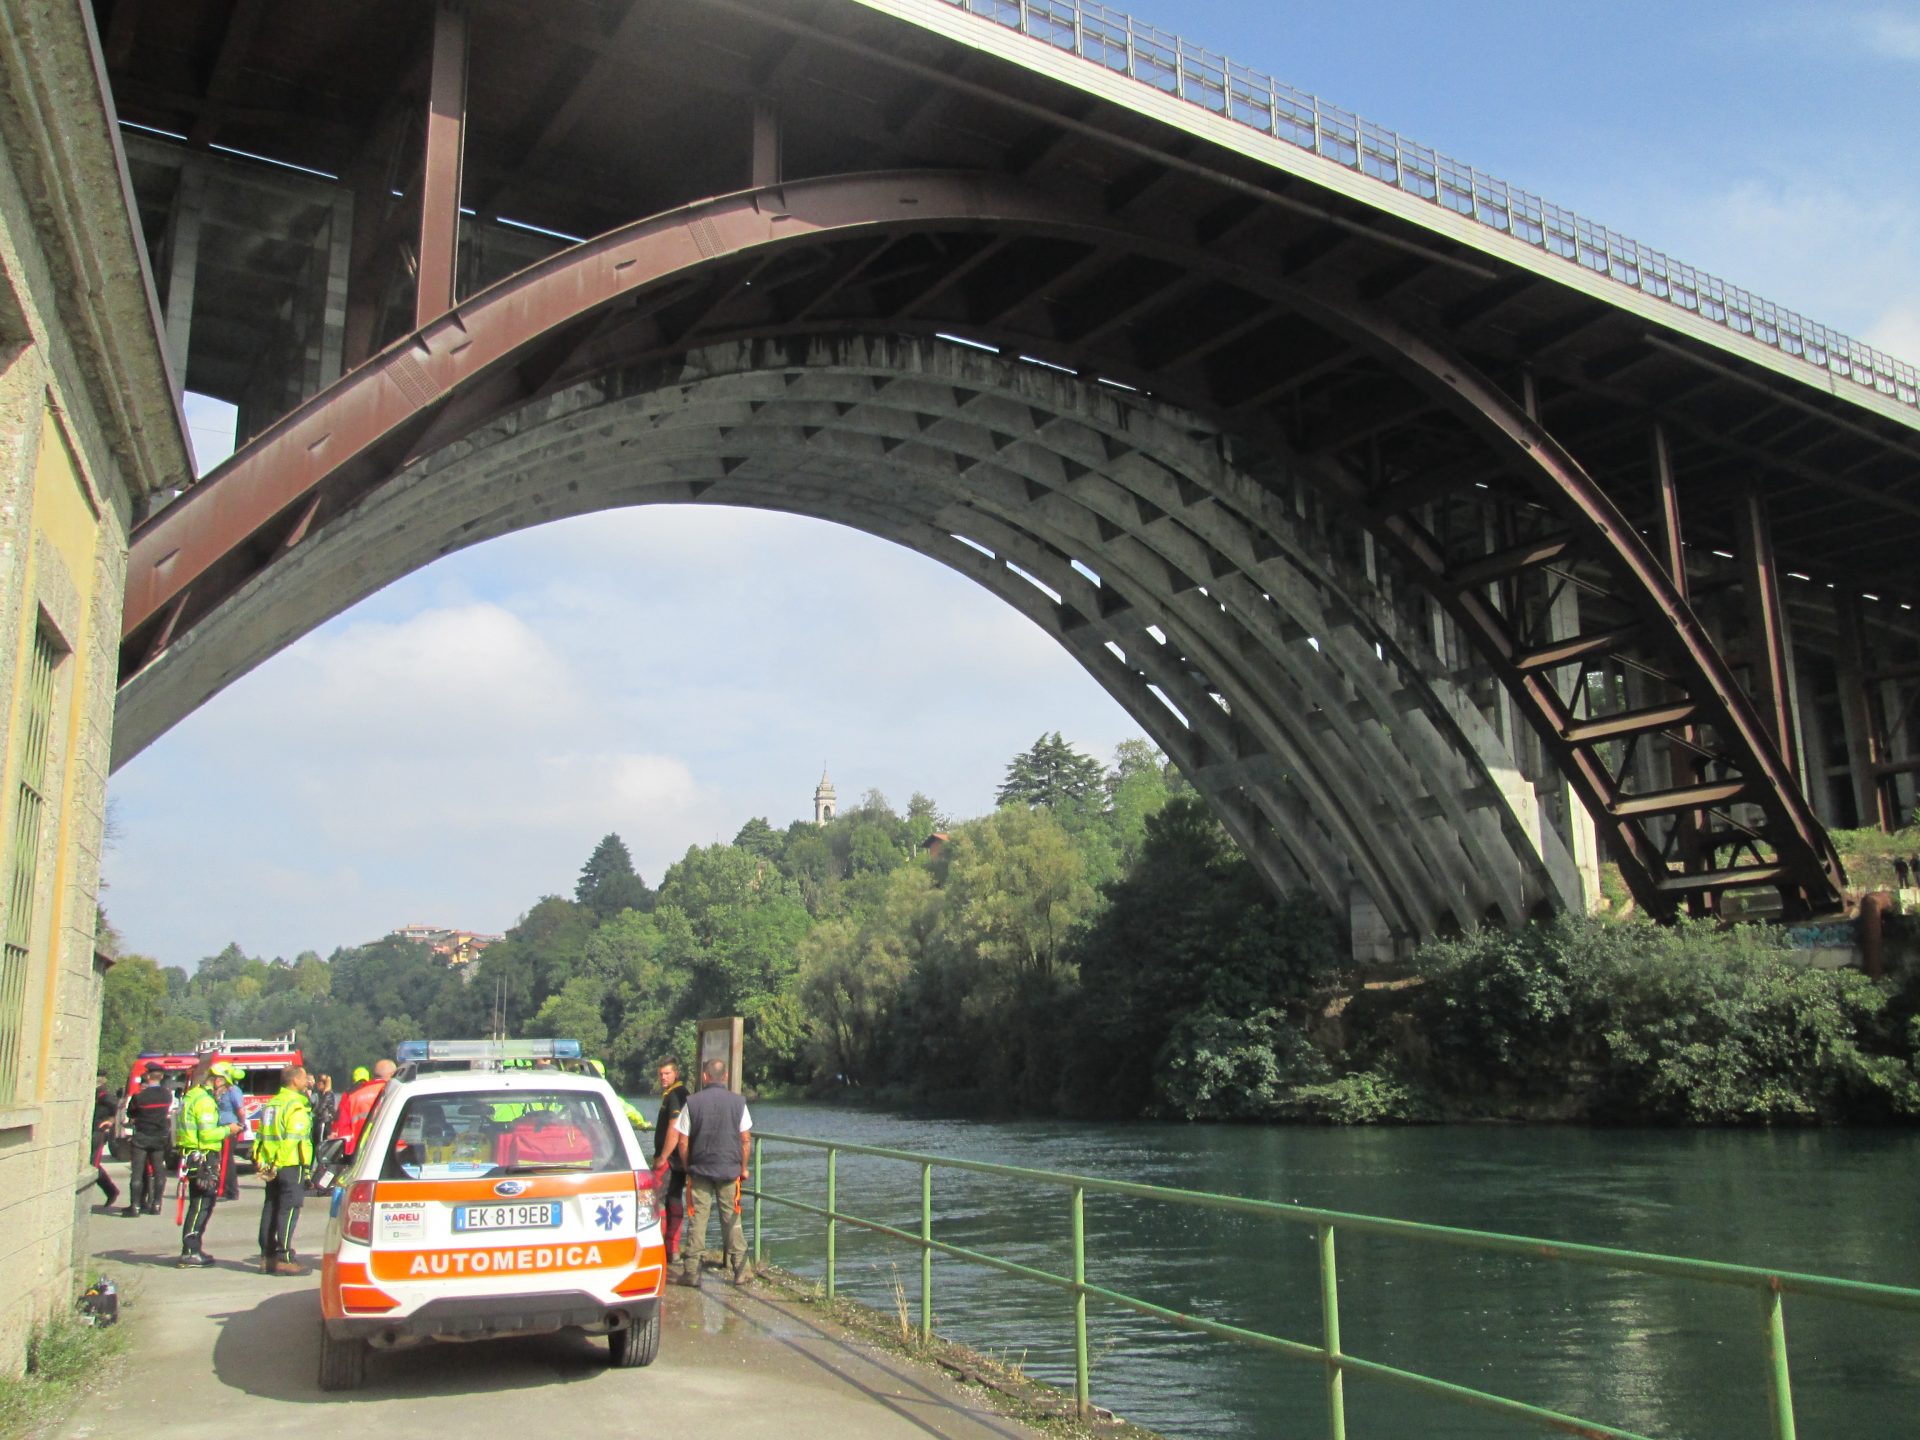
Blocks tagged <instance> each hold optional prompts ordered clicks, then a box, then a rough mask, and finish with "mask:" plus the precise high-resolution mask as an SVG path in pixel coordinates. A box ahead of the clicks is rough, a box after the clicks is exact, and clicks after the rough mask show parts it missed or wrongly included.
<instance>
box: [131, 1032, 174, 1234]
mask: <svg viewBox="0 0 1920 1440" xmlns="http://www.w3.org/2000/svg"><path fill="white" fill-rule="evenodd" d="M166 1073H167V1072H166V1071H165V1070H164V1069H163V1068H162V1067H160V1066H158V1065H149V1066H147V1068H146V1072H145V1074H144V1075H143V1076H142V1077H141V1078H142V1079H144V1080H145V1081H146V1084H145V1085H143V1086H142V1087H141V1088H140V1089H139V1090H138V1091H137V1092H136V1093H135V1094H134V1097H133V1099H131V1100H129V1101H128V1102H127V1122H128V1123H129V1124H130V1125H131V1126H132V1127H133V1138H132V1142H131V1143H132V1146H133V1187H132V1190H131V1193H129V1194H128V1196H127V1209H126V1213H127V1214H129V1215H138V1214H139V1213H140V1212H141V1211H143V1210H144V1211H145V1212H146V1213H147V1214H149V1215H158V1214H159V1213H160V1197H161V1196H162V1195H163V1194H164V1193H165V1192H166V1188H167V1151H168V1150H169V1149H170V1148H172V1145H173V1120H172V1114H173V1091H172V1090H170V1089H168V1088H167V1086H166V1085H165V1084H163V1083H162V1082H163V1081H164V1080H165V1078H166Z"/></svg>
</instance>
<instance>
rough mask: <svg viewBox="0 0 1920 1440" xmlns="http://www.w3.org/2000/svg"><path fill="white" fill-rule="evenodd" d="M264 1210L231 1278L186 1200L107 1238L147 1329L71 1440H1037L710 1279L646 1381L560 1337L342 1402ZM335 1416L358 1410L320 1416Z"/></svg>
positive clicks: (462, 1354) (247, 1229) (244, 1203)
mask: <svg viewBox="0 0 1920 1440" xmlns="http://www.w3.org/2000/svg"><path fill="white" fill-rule="evenodd" d="M259 1199H260V1191H259V1188H258V1186H257V1185H256V1184H254V1182H252V1181H251V1180H248V1181H246V1182H244V1183H243V1185H242V1189H241V1199H240V1200H239V1201H238V1202H236V1203H233V1204H227V1205H222V1206H221V1207H220V1208H219V1209H218V1210H216V1211H215V1212H214V1219H213V1226H212V1229H211V1231H210V1233H209V1236H208V1250H209V1252H210V1253H212V1254H215V1255H217V1256H219V1257H220V1260H221V1264H220V1265H219V1267H218V1268H216V1269H212V1270H192V1271H187V1270H175V1269H173V1268H172V1265H173V1256H174V1254H175V1252H176V1251H177V1250H178V1248H179V1231H178V1230H177V1229H175V1228H174V1226H173V1225H172V1223H171V1222H172V1219H173V1204H172V1201H171V1199H169V1201H168V1203H167V1207H166V1209H165V1211H164V1213H163V1214H162V1215H160V1216H158V1217H154V1218H147V1217H140V1218H137V1219H132V1220H127V1219H122V1218H120V1217H118V1216H112V1217H108V1216H101V1217H98V1218H97V1219H96V1220H95V1221H94V1223H93V1230H92V1239H93V1243H94V1245H95V1246H96V1253H97V1254H99V1255H100V1256H101V1258H102V1259H103V1260H104V1261H105V1262H106V1265H107V1268H109V1269H110V1270H111V1271H112V1272H113V1273H115V1274H116V1275H118V1276H119V1277H120V1279H121V1282H122V1283H123V1285H125V1286H126V1288H127V1291H128V1292H129V1301H130V1308H129V1314H128V1317H127V1323H129V1324H131V1325H133V1326H135V1327H137V1328H136V1330H135V1332H134V1335H133V1343H132V1346H131V1347H130V1350H129V1354H128V1358H127V1360H126V1362H125V1367H124V1371H123V1373H122V1374H121V1375H120V1376H119V1377H118V1378H117V1379H116V1381H115V1382H114V1383H112V1384H111V1385H108V1386H106V1387H103V1388H102V1389H101V1390H99V1391H98V1392H96V1393H95V1394H93V1395H91V1396H90V1397H88V1399H87V1400H86V1401H85V1403H83V1404H82V1405H81V1406H80V1407H79V1408H78V1409H77V1410H76V1411H75V1412H74V1413H73V1414H72V1415H71V1416H70V1417H68V1419H67V1421H66V1423H65V1424H64V1425H63V1426H61V1428H60V1429H58V1430H57V1431H56V1432H55V1434H56V1435H57V1436H58V1437H59V1440H80V1437H90V1436H105V1435H140V1436H143V1437H145V1440H173V1437H180V1440H198V1437H200V1436H203V1435H205V1434H206V1433H207V1428H208V1426H209V1424H210V1423H211V1424H214V1425H216V1426H217V1428H219V1429H220V1430H221V1431H223V1432H226V1433H232V1434H244V1435H254V1436H263V1437H264V1436H278V1435H313V1434H317V1433H320V1432H321V1431H322V1430H327V1429H335V1428H338V1427H339V1425H340V1424H342V1423H345V1424H347V1425H348V1426H349V1427H350V1428H352V1429H354V1430H357V1431H361V1432H363V1433H369V1434H383V1435H403V1434H416V1433H420V1434H424V1433H434V1434H440V1435H467V1434H471V1435H552V1436H563V1435H564V1436H567V1437H572V1436H583V1437H600V1436H612V1435H629V1434H633V1433H636V1432H642V1433H652V1434H660V1435H690V1434H704V1433H712V1432H714V1431H716V1429H717V1430H718V1431H719V1432H723V1433H725V1434H726V1435H728V1436H730V1437H733V1440H756V1437H763V1436H764V1437H770V1440H791V1437H793V1436H796V1435H834V1436H840V1437H845V1440H885V1437H895V1436H900V1437H906V1436H914V1437H921V1440H925V1437H929V1436H932V1437H938V1440H994V1437H999V1440H1006V1437H1024V1436H1030V1435H1034V1434H1037V1433H1038V1432H1036V1431H1033V1430H1030V1429H1029V1428H1027V1427H1026V1426H1024V1425H1020V1424H1017V1423H1015V1422H1013V1421H1011V1420H1007V1419H1004V1418H1002V1417H1001V1416H998V1415H996V1414H994V1413H993V1412H992V1411H990V1410H988V1409H987V1408H985V1407H984V1405H982V1404H981V1402H980V1401H978V1400H977V1399H975V1398H970V1397H969V1396H968V1395H966V1394H965V1393H964V1392H963V1391H961V1390H960V1388H959V1387H958V1386H956V1385H954V1384H952V1383H949V1382H948V1381H947V1380H946V1379H945V1378H944V1377H943V1376H941V1375H939V1374H937V1373H933V1372H930V1371H928V1370H924V1369H922V1368H921V1367H919V1366H916V1365H914V1364H912V1363H911V1362H907V1361H903V1360H900V1359H898V1358H895V1357H891V1356H887V1355H884V1354H881V1353H879V1352H877V1351H875V1350H873V1349H872V1348H871V1347H869V1346H866V1345H864V1344H862V1343H860V1342H859V1341H857V1340H855V1339H852V1338H851V1337H849V1336H847V1335H845V1334H844V1333H842V1332H840V1331H838V1330H837V1329H835V1328H834V1327H832V1326H831V1325H829V1324H827V1323H826V1322H824V1321H823V1320H821V1319H819V1318H817V1317H816V1316H814V1315H811V1314H809V1313H808V1312H807V1310H806V1309H805V1307H802V1306H796V1305H793V1304H790V1303H786V1302H784V1301H782V1300H780V1299H779V1298H777V1297H775V1296H773V1295H770V1294H766V1293H763V1287H754V1288H752V1289H749V1290H746V1291H740V1290H735V1289H734V1288H733V1287H732V1286H730V1285H723V1284H718V1283H716V1282H715V1281H714V1280H713V1279H712V1278H711V1277H709V1280H708V1283H707V1286H706V1288H705V1289H704V1290H703V1291H702V1292H701V1293H699V1294H697V1295H696V1294H693V1293H692V1292H690V1291H686V1290H677V1289H672V1288H669V1290H668V1291H667V1308H666V1313H665V1319H664V1332H665V1333H664V1334H663V1335H662V1337H661V1345H660V1358H659V1359H658V1360H657V1361H655V1362H654V1364H653V1365H652V1366H651V1367H649V1368H648V1369H646V1370H639V1371H624V1370H614V1369H611V1368H609V1367H608V1365H607V1363H606V1346H605V1344H604V1342H601V1341H598V1340H589V1339H586V1338H584V1337H582V1336H578V1335H574V1336H565V1335H561V1336H549V1337H544V1338H536V1339H528V1340H512V1341H495V1342H490V1343H481V1344H474V1345H435V1346H423V1347H418V1348H415V1349H412V1350H409V1351H406V1352H404V1353H403V1354H398V1355H375V1356H374V1357H372V1359H371V1360H370V1361H369V1363H368V1367H367V1384H366V1388H365V1389H364V1390H361V1391H357V1392H354V1393H352V1394H347V1395H327V1394H323V1393H322V1392H321V1391H320V1388H319V1385H318V1383H317V1380H316V1371H317V1369H318V1365H319V1321H320V1303H319V1294H318V1291H317V1288H316V1281H315V1280H314V1279H313V1278H311V1277H309V1278H305V1279H268V1278H266V1277H264V1276H262V1275H260V1274H258V1273H256V1272H254V1271H253V1270H251V1269H249V1268H248V1267H246V1266H245V1265H244V1264H243V1263H242V1262H243V1261H244V1259H245V1257H247V1256H248V1255H250V1254H251V1253H252V1252H253V1249H254V1243H253V1237H254V1230H255V1226H256V1225H257V1223H258V1221H259V1213H260V1211H259ZM325 1223H326V1216H325V1208H324V1206H321V1205H316V1204H309V1205H308V1206H307V1207H306V1209H305V1211H304V1212H303V1213H302V1216H301V1225H300V1233H299V1241H300V1248H301V1251H302V1252H303V1253H305V1254H308V1255H311V1254H312V1253H313V1252H314V1250H315V1249H316V1248H317V1242H318V1240H319V1237H320V1234H321V1231H322V1229H323V1227H324V1225H325ZM330 1401H342V1402H345V1403H346V1404H347V1405H348V1406H351V1409H350V1410H346V1411H341V1410H331V1411H320V1410H316V1409H315V1408H314V1407H315V1406H316V1405H324V1404H327V1403H328V1402H330ZM329 1415H331V1416H333V1417H335V1418H331V1419H330V1418H328V1417H329ZM348 1415H350V1416H351V1420H350V1421H343V1420H342V1419H340V1418H339V1417H342V1416H348Z"/></svg>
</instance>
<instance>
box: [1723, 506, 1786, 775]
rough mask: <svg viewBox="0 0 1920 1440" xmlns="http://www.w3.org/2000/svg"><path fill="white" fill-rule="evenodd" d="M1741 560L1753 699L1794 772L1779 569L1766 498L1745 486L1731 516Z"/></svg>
mask: <svg viewBox="0 0 1920 1440" xmlns="http://www.w3.org/2000/svg"><path fill="white" fill-rule="evenodd" d="M1736 527H1737V530H1738V534H1739V538H1738V541H1737V543H1738V544H1739V546H1740V551H1741V560H1742V561H1743V562H1744V568H1745V570H1746V575H1745V577H1744V578H1745V586H1744V588H1745V590H1746V598H1747V650H1748V662H1749V664H1750V666H1751V667H1752V670H1751V673H1752V680H1751V684H1752V687H1753V698H1754V700H1755V701H1756V702H1757V703H1758V708H1759V710H1760V715H1761V718H1762V719H1763V720H1765V721H1766V724H1767V728H1768V729H1769V730H1771V731H1772V732H1773V743H1774V744H1775V745H1777V746H1779V747H1780V758H1781V759H1782V760H1784V761H1786V764H1787V769H1788V770H1790V771H1792V772H1793V773H1795V774H1796V775H1797V774H1798V773H1799V771H1800V747H1799V744H1798V741H1799V735H1798V733H1797V727H1796V726H1795V724H1794V718H1793V682H1792V680H1791V679H1790V678H1789V675H1788V668H1787V619H1786V615H1785V613H1784V612H1783V611H1782V609H1781V607H1780V572H1779V570H1778V568H1777V567H1776V566H1775V565H1774V561H1773V529H1772V526H1771V525H1770V524H1769V523H1768V520H1767V502H1766V497H1764V496H1763V495H1761V494H1760V493H1759V492H1758V491H1755V490H1749V491H1747V492H1746V494H1744V495H1742V496H1741V497H1740V506H1739V510H1738V513H1737V515H1736Z"/></svg>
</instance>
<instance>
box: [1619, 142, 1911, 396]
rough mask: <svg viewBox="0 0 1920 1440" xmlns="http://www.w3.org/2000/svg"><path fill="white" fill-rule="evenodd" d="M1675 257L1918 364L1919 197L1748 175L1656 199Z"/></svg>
mask: <svg viewBox="0 0 1920 1440" xmlns="http://www.w3.org/2000/svg"><path fill="white" fill-rule="evenodd" d="M1643 204H1650V205H1651V206H1652V207H1653V208H1655V209H1659V210H1661V211H1663V212H1664V213H1665V214H1666V216H1667V219H1666V221H1665V223H1664V224H1663V225H1661V226H1660V227H1659V229H1660V234H1659V236H1658V237H1657V238H1654V239H1653V240H1652V243H1654V244H1656V245H1658V246H1659V247H1660V248H1661V249H1663V250H1665V251H1666V252H1667V253H1668V254H1669V255H1672V256H1673V257H1675V258H1676V259H1679V260H1682V261H1685V262H1687V263H1689V264H1693V265H1697V266H1699V267H1700V268H1701V269H1703V270H1706V271H1708V272H1709V273H1711V274H1714V275H1717V276H1719V277H1720V278H1721V279H1723V280H1725V281H1727V282H1729V283H1730V284H1734V285H1738V286H1741V287H1742V288H1744V289H1746V290H1749V291H1752V292H1753V293H1754V294H1756V295H1761V296H1764V297H1765V298H1767V299H1769V300H1771V301H1773V302H1775V303H1776V304H1779V305H1783V306H1786V307H1787V308H1789V309H1792V310H1797V311H1799V312H1800V313H1801V314H1802V315H1805V316H1806V317H1807V318H1809V319H1811V320H1815V321H1818V322H1820V323H1821V324H1825V325H1831V326H1833V327H1834V328H1836V329H1838V330H1842V331H1845V332H1846V333H1848V334H1850V335H1852V336H1854V337H1855V338H1857V339H1861V340H1865V341H1866V342H1867V343H1869V344H1872V345H1877V346H1879V347H1880V348H1882V349H1885V350H1888V351H1890V352H1892V353H1893V354H1895V355H1898V356H1899V357H1900V358H1902V359H1905V360H1912V361H1920V337H1917V336H1916V328H1917V327H1916V324H1915V317H1916V316H1920V265H1916V264H1915V260H1914V257H1915V256H1916V255H1920V194H1916V193H1915V192H1914V191H1913V190H1911V189H1907V190H1899V191H1887V190H1882V191H1878V192H1874V191H1869V190H1866V189H1864V188H1854V187H1851V186H1848V185H1845V184H1842V183H1839V182H1837V181H1836V180H1834V179H1832V178H1830V177H1806V176H1786V177H1761V176H1750V177H1747V178H1745V179H1742V180H1741V181H1739V182H1738V183H1735V184H1732V185H1727V186H1722V187H1720V188H1719V189H1706V190H1699V191H1689V192H1677V191H1673V190H1668V191H1664V192H1661V193H1657V194H1655V195H1653V196H1652V197H1651V199H1650V200H1644V201H1643Z"/></svg>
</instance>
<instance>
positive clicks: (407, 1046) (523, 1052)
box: [393, 1040, 580, 1064]
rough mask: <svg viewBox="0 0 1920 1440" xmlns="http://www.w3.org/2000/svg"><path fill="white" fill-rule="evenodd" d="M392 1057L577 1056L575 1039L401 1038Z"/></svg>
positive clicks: (415, 1059) (404, 1059) (418, 1060)
mask: <svg viewBox="0 0 1920 1440" xmlns="http://www.w3.org/2000/svg"><path fill="white" fill-rule="evenodd" d="M393 1058H394V1059H395V1060H398V1061H400V1062H401V1063H402V1064H405V1063H407V1062H408V1061H412V1062H413V1063H415V1064H419V1063H421V1062H423V1061H429V1060H502V1061H504V1060H578V1059H579V1058H580V1042H579V1041H578V1040H402V1041H401V1042H400V1043H399V1044H398V1045H396V1046H395V1047H394V1050H393Z"/></svg>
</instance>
